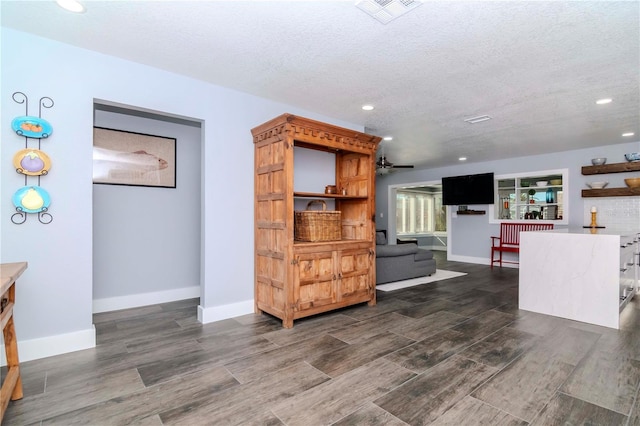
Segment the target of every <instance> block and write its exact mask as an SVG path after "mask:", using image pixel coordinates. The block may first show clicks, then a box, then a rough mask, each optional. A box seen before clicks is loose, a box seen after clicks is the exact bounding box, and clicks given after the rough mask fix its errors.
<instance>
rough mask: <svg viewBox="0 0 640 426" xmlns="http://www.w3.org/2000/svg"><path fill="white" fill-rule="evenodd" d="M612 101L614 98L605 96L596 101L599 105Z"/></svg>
mask: <svg viewBox="0 0 640 426" xmlns="http://www.w3.org/2000/svg"><path fill="white" fill-rule="evenodd" d="M611 101H613V99H611V98H604V99H598V100H597V101H596V103H597V104H598V105H604V104H610V103H611Z"/></svg>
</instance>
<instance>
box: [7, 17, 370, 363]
mask: <svg viewBox="0 0 640 426" xmlns="http://www.w3.org/2000/svg"><path fill="white" fill-rule="evenodd" d="M1 36H2V53H1V55H2V62H1V63H2V73H1V74H2V75H1V83H2V87H1V92H2V93H1V94H2V117H1V119H0V123H1V125H2V129H1V130H0V132H1V133H0V136H1V140H2V144H1V146H0V152H1V158H0V164H2V170H1V172H0V173H1V177H2V179H1V180H2V183H1V188H2V197H1V200H0V223H1V226H2V229H1V232H2V244H1V252H0V261H2V262H14V261H21V260H26V261H28V262H29V269H28V270H27V271H26V272H25V274H24V276H23V277H22V279H20V280H19V282H18V286H17V305H16V309H15V319H16V333H17V336H18V341H19V351H20V357H21V360H24V361H26V360H27V359H33V358H35V357H42V356H47V355H53V354H56V353H63V352H66V351H69V350H75V349H82V348H87V347H92V346H94V345H95V340H94V339H95V333H94V329H93V325H92V299H93V294H92V293H93V292H92V272H93V266H92V227H93V223H92V217H93V212H92V191H93V185H92V160H91V159H92V152H91V151H92V132H93V104H94V102H95V101H96V100H97V101H99V102H101V103H114V104H117V105H122V106H126V107H128V106H131V107H133V108H136V109H141V110H148V111H151V112H157V113H160V114H163V115H173V116H178V117H184V118H189V119H195V120H198V121H201V122H202V134H203V140H202V190H201V200H202V205H201V215H202V224H201V230H202V240H201V243H202V250H201V262H200V263H201V265H202V266H201V267H202V271H201V273H200V277H201V298H200V304H201V305H200V312H199V314H200V318H201V319H203V320H204V321H211V320H216V319H221V318H225V317H229V316H235V315H239V314H242V313H246V312H249V311H252V309H253V269H254V268H253V167H254V163H253V143H252V138H251V133H250V129H251V128H253V127H255V126H257V125H259V124H261V123H263V122H265V121H267V120H270V119H271V118H273V117H275V116H277V115H280V114H282V113H285V112H290V113H294V114H299V115H302V116H305V117H309V118H312V119H317V120H321V121H326V122H330V123H332V124H336V125H339V126H343V127H347V128H352V129H354V130H359V131H362V130H363V129H364V128H363V126H356V125H354V124H350V123H345V122H342V121H339V120H335V119H331V118H329V117H324V116H321V115H319V114H316V113H313V112H311V111H305V110H301V109H300V108H296V107H293V106H291V105H284V104H281V103H277V102H273V101H269V100H266V99H262V98H257V97H255V96H250V95H247V94H244V93H241V92H237V91H234V90H230V89H226V88H223V87H219V86H215V85H211V84H207V83H204V82H202V81H198V80H194V79H191V78H186V77H183V76H179V75H176V74H172V73H169V72H165V71H161V70H158V69H154V68H151V67H148V66H144V65H140V64H136V63H133V62H130V61H125V60H121V59H118V58H114V57H111V56H107V55H103V54H99V53H96V52H91V51H88V50H84V49H79V48H76V47H72V46H69V45H65V44H62V43H58V42H55V41H52V40H48V39H43V38H40V37H36V36H33V35H30V34H27V33H22V32H18V31H14V30H11V29H8V28H2V33H1ZM34 51H36V52H38V60H37V61H34V60H33V55H32V52H34ZM221 66H224V65H221ZM16 91H22V92H24V93H25V94H27V95H28V96H29V99H30V111H29V113H30V114H32V115H37V114H38V112H37V101H38V99H39V98H40V97H42V96H49V97H51V98H52V99H53V100H54V101H55V105H54V107H53V108H51V109H48V110H45V111H43V118H46V119H47V120H48V121H49V122H50V123H51V124H52V125H53V128H54V131H53V134H52V136H51V137H50V138H49V139H47V140H46V141H43V142H42V149H43V150H44V151H45V152H46V153H47V154H49V156H50V157H51V159H52V163H53V165H52V169H51V173H50V174H49V175H48V176H46V177H45V178H43V179H42V186H43V187H44V188H45V189H47V191H48V192H49V193H50V195H51V198H52V203H51V209H50V212H51V214H52V215H53V217H54V219H53V222H52V223H51V224H49V225H42V224H40V223H39V222H38V221H37V220H34V217H33V216H31V217H30V218H29V220H28V221H27V223H25V224H23V225H19V226H18V225H13V224H12V223H11V222H10V216H11V214H12V213H13V212H14V210H13V206H12V204H11V194H13V192H15V191H16V190H17V189H18V188H20V187H21V186H22V185H24V180H23V178H22V177H21V176H20V175H18V174H17V173H16V172H15V171H14V170H12V168H11V167H7V166H6V164H7V162H9V164H10V161H11V158H12V157H13V154H14V153H15V152H16V151H17V150H18V149H21V148H22V147H23V145H24V143H23V139H21V138H19V137H18V136H17V135H16V134H15V133H13V132H12V131H11V130H10V128H9V127H8V126H7V123H10V122H11V120H12V119H13V117H15V116H19V115H24V107H23V105H18V104H16V103H15V102H13V100H12V99H11V95H12V93H14V92H16ZM34 108H35V109H34ZM221 157H222V158H224V161H219V159H220V158H221Z"/></svg>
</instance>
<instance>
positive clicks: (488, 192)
mask: <svg viewBox="0 0 640 426" xmlns="http://www.w3.org/2000/svg"><path fill="white" fill-rule="evenodd" d="M493 189H494V185H493V173H482V174H477V175H465V176H449V177H443V178H442V204H444V205H446V206H460V205H465V206H466V205H469V204H493V203H494V202H495V201H494V197H493V195H494V194H493Z"/></svg>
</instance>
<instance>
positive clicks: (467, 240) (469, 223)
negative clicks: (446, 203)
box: [376, 142, 640, 264]
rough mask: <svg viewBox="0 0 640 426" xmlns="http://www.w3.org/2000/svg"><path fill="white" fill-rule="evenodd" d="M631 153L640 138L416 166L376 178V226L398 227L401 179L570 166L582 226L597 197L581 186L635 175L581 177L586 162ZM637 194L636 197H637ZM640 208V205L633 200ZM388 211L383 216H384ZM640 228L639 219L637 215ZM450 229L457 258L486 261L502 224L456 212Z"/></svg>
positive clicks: (572, 198) (572, 216)
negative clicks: (393, 211) (393, 202)
mask: <svg viewBox="0 0 640 426" xmlns="http://www.w3.org/2000/svg"><path fill="white" fill-rule="evenodd" d="M628 152H640V142H630V143H623V144H615V145H603V146H601V147H596V148H586V149H581V150H574V151H565V152H559V153H554V154H544V155H535V156H529V157H518V158H511V159H508V160H496V161H489V162H483V163H469V164H463V165H457V166H450V167H446V168H445V167H443V168H435V169H426V170H412V171H409V172H398V173H391V174H388V175H384V176H377V177H376V220H377V225H376V227H377V228H378V229H389V227H391V226H394V224H393V223H389V222H388V218H387V216H388V214H387V211H388V205H389V204H388V202H389V196H388V187H389V185H398V184H402V183H413V182H431V181H438V180H440V179H442V177H444V176H457V175H465V174H474V173H486V172H494V173H495V174H509V173H521V172H535V171H541V170H555V169H564V168H566V169H568V170H569V193H568V194H565V197H567V200H568V202H569V203H570V209H569V225H570V226H582V225H583V224H584V223H583V222H584V209H585V205H586V206H587V208H589V207H590V206H591V205H592V203H593V200H594V199H593V198H585V199H583V198H582V190H583V189H587V186H586V182H590V181H594V180H608V181H609V182H610V183H609V186H611V187H625V184H624V178H625V177H629V176H631V174H629V173H626V174H625V173H617V174H612V175H606V179H605V177H603V176H583V175H582V173H581V168H582V166H588V165H591V158H596V157H607V158H608V163H621V162H625V161H626V160H625V158H624V154H625V153H628ZM635 198H637V197H635ZM599 200H600V201H599V202H600V203H610V202H609V201H605V200H606V199H604V198H603V199H599ZM633 206H638V204H637V203H636V204H632V205H631V208H634V207H633ZM478 209H480V210H482V209H484V210H487V206H479V208H478ZM380 212H383V213H384V218H381V217H380ZM629 214H630V215H632V216H633V215H635V217H637V218H640V211H638V210H637V207H636V210H635V211H634V212H629ZM637 226H638V228H640V219H638V225H637ZM448 231H449V232H450V236H451V238H450V239H449V240H448V249H449V251H450V255H451V256H452V259H453V260H461V261H468V262H475V263H487V264H488V262H489V256H490V244H491V240H490V236H492V235H499V225H497V224H490V223H489V215H488V214H487V215H482V216H480V215H478V216H473V215H469V216H458V217H457V218H455V219H452V220H451V222H450V223H449V228H448Z"/></svg>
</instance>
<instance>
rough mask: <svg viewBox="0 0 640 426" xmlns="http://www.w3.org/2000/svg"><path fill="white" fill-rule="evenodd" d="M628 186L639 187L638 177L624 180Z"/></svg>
mask: <svg viewBox="0 0 640 426" xmlns="http://www.w3.org/2000/svg"><path fill="white" fill-rule="evenodd" d="M624 183H626V184H627V186H628V187H629V188H640V177H636V178H627V179H625V180H624Z"/></svg>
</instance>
